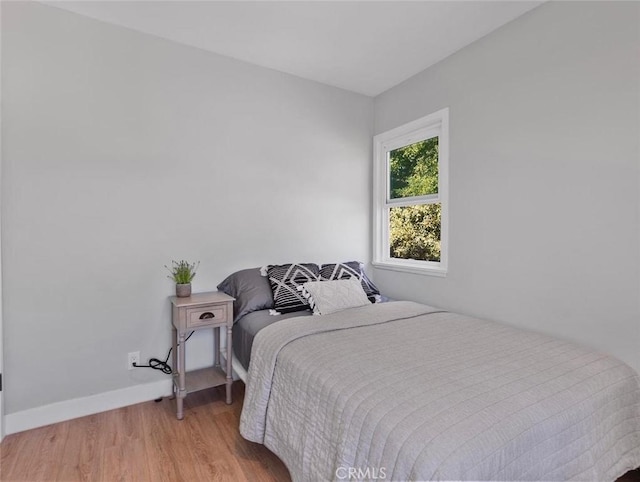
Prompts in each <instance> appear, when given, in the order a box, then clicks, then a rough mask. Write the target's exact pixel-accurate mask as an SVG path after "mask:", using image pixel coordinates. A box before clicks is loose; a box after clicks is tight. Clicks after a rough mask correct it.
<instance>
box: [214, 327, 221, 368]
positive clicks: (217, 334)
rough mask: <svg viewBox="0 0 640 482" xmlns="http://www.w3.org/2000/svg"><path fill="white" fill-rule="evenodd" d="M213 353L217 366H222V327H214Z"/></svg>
mask: <svg viewBox="0 0 640 482" xmlns="http://www.w3.org/2000/svg"><path fill="white" fill-rule="evenodd" d="M213 353H214V363H215V366H217V367H219V366H220V327H219V326H218V327H216V328H214V329H213Z"/></svg>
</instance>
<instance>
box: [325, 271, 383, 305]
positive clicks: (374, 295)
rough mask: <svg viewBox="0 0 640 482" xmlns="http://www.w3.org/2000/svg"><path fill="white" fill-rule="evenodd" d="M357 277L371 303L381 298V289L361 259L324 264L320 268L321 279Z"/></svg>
mask: <svg viewBox="0 0 640 482" xmlns="http://www.w3.org/2000/svg"><path fill="white" fill-rule="evenodd" d="M348 278H356V279H357V280H358V281H360V284H362V289H363V290H364V292H365V293H366V295H367V298H369V301H371V303H375V302H376V301H378V300H379V299H380V291H379V290H378V288H376V285H374V284H373V281H371V280H370V279H369V278H368V277H367V275H366V274H365V272H364V270H363V265H362V263H361V262H360V261H348V262H346V263H333V264H323V265H322V268H320V280H322V281H332V280H337V279H348Z"/></svg>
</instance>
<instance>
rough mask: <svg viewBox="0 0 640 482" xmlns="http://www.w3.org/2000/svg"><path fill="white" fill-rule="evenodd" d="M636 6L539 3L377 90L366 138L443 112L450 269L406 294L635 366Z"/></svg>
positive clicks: (639, 338)
mask: <svg viewBox="0 0 640 482" xmlns="http://www.w3.org/2000/svg"><path fill="white" fill-rule="evenodd" d="M639 25H640V4H638V3H637V2H586V3H576V2H549V3H546V4H544V5H542V6H541V7H540V8H538V9H536V10H533V11H531V12H529V13H528V14H525V15H524V16H522V17H520V18H518V19H516V20H515V21H514V22H511V23H509V24H507V25H506V26H504V27H503V28H501V29H499V30H497V31H495V32H494V33H492V34H490V35H489V36H487V37H485V38H483V39H481V40H480V41H478V42H476V43H474V44H472V45H471V46H469V47H467V48H465V49H463V50H461V51H459V52H458V53H456V54H454V55H453V56H451V57H449V58H448V59H446V60H444V61H442V62H440V63H439V64H437V65H435V66H433V67H432V68H430V69H428V70H426V71H424V72H422V73H420V74H418V75H416V76H415V77H413V78H411V79H409V80H408V81H406V82H404V83H403V84H401V85H399V86H397V87H395V88H393V89H391V90H389V91H387V92H385V93H384V94H382V95H380V96H379V97H377V98H376V100H375V132H376V133H380V132H384V131H386V130H389V129H391V128H393V127H396V126H398V125H401V124H403V123H406V122H408V121H411V120H413V119H416V118H418V117H421V116H424V115H426V114H429V113H431V112H434V111H436V110H438V109H441V108H443V107H446V106H449V107H450V124H451V131H450V135H451V149H450V163H451V167H450V169H451V184H450V186H451V211H450V212H451V224H450V239H451V244H450V257H449V259H450V261H449V275H448V276H447V277H446V278H431V277H424V276H419V275H412V274H404V273H398V272H391V271H383V270H376V271H375V280H376V282H377V284H378V285H379V287H380V288H381V289H383V290H384V291H386V292H387V293H388V294H390V295H392V296H398V297H406V296H408V297H409V298H412V299H415V300H420V301H423V302H426V303H430V304H434V305H439V306H442V307H445V308H448V309H451V310H456V311H461V312H465V313H470V314H473V315H478V316H481V317H487V318H491V319H496V320H501V321H504V322H508V323H512V324H515V325H519V326H523V327H527V328H530V329H533V330H538V331H542V332H547V333H552V334H555V335H558V336H560V337H563V338H566V339H571V340H576V341H578V342H581V343H584V344H586V345H590V346H593V347H596V348H597V349H600V350H603V351H605V352H608V353H611V354H614V355H616V356H618V357H619V358H621V359H622V360H624V361H626V362H628V363H630V364H631V365H633V366H634V367H635V368H636V369H640V238H639V233H640V214H639V212H640V197H639V192H640V186H639V180H640V169H639V167H640V147H639V143H640V140H639V139H640V136H639V133H640V119H639V117H640V61H639V57H638V54H639V53H640V28H639Z"/></svg>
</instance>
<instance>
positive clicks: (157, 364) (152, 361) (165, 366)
mask: <svg viewBox="0 0 640 482" xmlns="http://www.w3.org/2000/svg"><path fill="white" fill-rule="evenodd" d="M193 333H194V332H193V331H192V332H191V333H189V336H188V337H187V338H185V340H184V342H185V343H186V342H187V340H188V339H189V338H191V335H193ZM178 346H179V345H178ZM171 350H173V347H171V348H169V353H167V358H165V359H164V361H162V360H158V359H157V358H149V364H148V365H138V364H137V363H134V364H133V366H134V367H136V368H153V369H154V370H160V371H162V373H166V374H167V375H171V374H172V373H173V370H172V369H171V365H169V363H167V362H168V361H169V357H170V356H171Z"/></svg>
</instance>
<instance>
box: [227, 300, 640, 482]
mask: <svg viewBox="0 0 640 482" xmlns="http://www.w3.org/2000/svg"><path fill="white" fill-rule="evenodd" d="M309 313H310V312H309ZM309 313H306V314H309ZM243 316H246V314H245V315H243ZM234 335H235V331H234ZM240 432H241V434H242V435H243V437H245V438H246V439H248V440H251V441H253V442H257V443H261V444H264V445H265V446H266V447H267V448H269V449H270V450H271V451H273V452H274V453H275V454H276V455H278V456H279V457H280V458H281V459H282V460H283V462H284V463H285V464H286V465H287V468H288V469H289V471H290V473H291V476H292V478H293V480H296V481H298V480H300V481H305V480H336V479H337V480H344V479H352V480H355V479H357V480H376V479H377V480H380V479H384V480H514V481H515V480H549V481H551V480H590V481H607V480H611V481H614V480H615V479H616V478H617V477H619V476H621V475H622V474H624V473H625V472H627V471H628V470H631V469H633V468H635V467H638V466H640V380H639V377H638V374H637V373H636V372H635V371H634V370H632V369H631V368H630V367H628V366H627V365H625V364H623V363H622V362H620V361H618V360H616V359H614V358H611V357H608V356H606V355H603V354H601V353H597V352H595V351H593V350H589V349H586V348H583V347H580V346H578V345H575V344H572V343H568V342H565V341H562V340H558V339H555V338H551V337H548V336H545V335H541V334H538V333H533V332H528V331H523V330H519V329H516V328H513V327H510V326H507V325H502V324H499V323H494V322H490V321H486V320H479V319H476V318H472V317H468V316H463V315H460V314H456V313H449V312H445V311H442V310H438V309H436V308H433V307H430V306H426V305H421V304H418V303H412V302H406V301H398V302H389V303H375V304H371V303H368V304H367V305H362V306H358V307H353V308H348V309H345V310H342V311H337V312H335V313H331V314H327V315H323V316H290V317H287V318H283V319H279V320H278V321H277V322H273V323H268V324H267V326H264V327H263V328H262V329H260V330H259V331H257V333H256V334H255V335H254V339H253V344H252V349H251V360H250V364H249V370H248V373H247V377H246V391H245V400H244V406H243V412H242V416H241V423H240Z"/></svg>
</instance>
